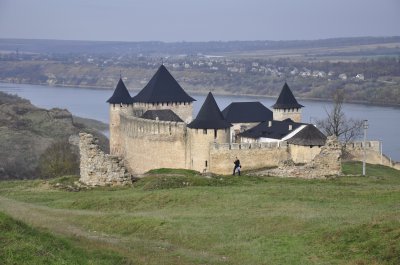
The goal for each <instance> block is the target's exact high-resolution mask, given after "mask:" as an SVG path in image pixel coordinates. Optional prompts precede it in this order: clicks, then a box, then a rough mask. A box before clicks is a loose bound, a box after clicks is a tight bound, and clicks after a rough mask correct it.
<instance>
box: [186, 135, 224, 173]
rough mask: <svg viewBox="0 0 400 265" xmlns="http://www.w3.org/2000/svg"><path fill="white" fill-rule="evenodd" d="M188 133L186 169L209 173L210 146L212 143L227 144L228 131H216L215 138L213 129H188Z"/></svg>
mask: <svg viewBox="0 0 400 265" xmlns="http://www.w3.org/2000/svg"><path fill="white" fill-rule="evenodd" d="M188 132H189V133H188V135H189V141H188V142H189V143H188V149H189V150H188V152H189V154H190V155H189V161H188V162H189V164H188V168H189V169H193V170H196V171H199V172H208V171H211V164H212V162H211V158H210V144H212V143H214V142H217V143H228V142H229V135H230V131H229V129H221V130H217V137H216V138H215V130H214V129H207V130H203V129H189V130H188ZM213 173H214V172H213Z"/></svg>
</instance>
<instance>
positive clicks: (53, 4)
mask: <svg viewBox="0 0 400 265" xmlns="http://www.w3.org/2000/svg"><path fill="white" fill-rule="evenodd" d="M394 35H396V36H399V35H400V0H141V1H139V0H0V38H26V39H27V38H29V39H68V40H117V41H147V40H160V41H169V42H170V41H210V40H222V41H226V40H295V39H324V38H334V37H353V36H394Z"/></svg>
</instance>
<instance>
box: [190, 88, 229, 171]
mask: <svg viewBox="0 0 400 265" xmlns="http://www.w3.org/2000/svg"><path fill="white" fill-rule="evenodd" d="M231 126H232V124H230V123H229V122H227V121H226V120H225V119H224V116H223V115H222V113H221V111H220V109H219V107H218V105H217V103H216V102H215V99H214V97H213V95H212V93H211V92H210V93H208V95H207V98H206V100H205V101H204V103H203V106H202V107H201V109H200V111H199V113H198V114H197V117H196V119H194V120H193V121H192V122H191V123H189V124H188V125H187V127H188V128H189V129H188V136H189V148H190V150H189V163H190V165H189V168H191V169H194V170H197V171H200V172H207V171H209V169H210V167H211V166H212V165H211V161H210V148H211V147H212V144H213V143H219V144H221V143H229V138H230V127H231Z"/></svg>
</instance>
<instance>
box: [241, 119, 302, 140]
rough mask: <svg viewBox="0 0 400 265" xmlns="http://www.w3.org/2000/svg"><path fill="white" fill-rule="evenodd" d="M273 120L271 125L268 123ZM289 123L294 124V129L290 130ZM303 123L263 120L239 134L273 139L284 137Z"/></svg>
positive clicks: (254, 137) (247, 136)
mask: <svg viewBox="0 0 400 265" xmlns="http://www.w3.org/2000/svg"><path fill="white" fill-rule="evenodd" d="M269 122H271V126H270V127H269V126H268V124H269ZM289 125H292V130H289ZM301 125H304V124H303V123H298V122H293V121H288V120H285V121H263V122H261V123H260V124H258V125H256V126H254V127H253V128H251V129H248V130H246V131H244V132H242V133H240V134H239V136H242V137H246V138H253V139H257V138H261V137H263V138H272V139H282V138H283V137H285V136H286V135H288V134H289V133H291V132H293V131H294V130H296V129H297V128H298V127H300V126H301Z"/></svg>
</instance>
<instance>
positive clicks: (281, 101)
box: [272, 82, 304, 109]
mask: <svg viewBox="0 0 400 265" xmlns="http://www.w3.org/2000/svg"><path fill="white" fill-rule="evenodd" d="M272 107H273V108H274V109H293V108H302V107H304V106H303V105H301V104H299V103H298V102H297V100H296V98H295V97H294V96H293V93H292V91H291V90H290V88H289V86H288V84H287V83H286V82H285V84H284V85H283V88H282V91H281V93H280V94H279V97H278V100H277V101H276V103H275V104H274V105H273V106H272Z"/></svg>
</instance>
